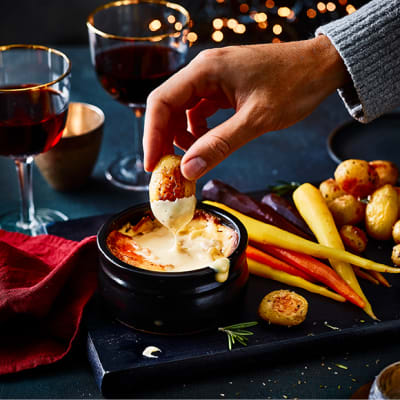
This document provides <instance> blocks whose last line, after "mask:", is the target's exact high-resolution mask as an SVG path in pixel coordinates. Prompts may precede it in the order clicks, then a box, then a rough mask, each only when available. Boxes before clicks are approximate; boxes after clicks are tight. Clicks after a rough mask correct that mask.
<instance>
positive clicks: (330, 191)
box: [319, 178, 346, 203]
mask: <svg viewBox="0 0 400 400" xmlns="http://www.w3.org/2000/svg"><path fill="white" fill-rule="evenodd" d="M319 190H320V192H321V194H322V197H323V198H324V200H325V201H326V202H327V203H330V202H331V201H332V200H335V199H336V198H338V197H340V196H342V195H344V194H346V192H345V191H344V190H343V189H341V188H340V186H339V185H338V184H337V182H336V181H335V180H334V179H333V178H329V179H326V180H324V181H323V182H321V183H320V185H319Z"/></svg>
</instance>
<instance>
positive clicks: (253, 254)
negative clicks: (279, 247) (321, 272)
mask: <svg viewBox="0 0 400 400" xmlns="http://www.w3.org/2000/svg"><path fill="white" fill-rule="evenodd" d="M246 255H247V257H248V258H251V259H252V260H254V261H258V262H259V263H261V264H265V265H268V266H269V267H271V268H273V269H277V270H279V271H284V272H287V273H288V274H291V275H296V276H299V277H300V278H303V279H305V280H307V281H309V282H315V279H314V278H313V277H311V276H310V275H308V274H307V273H305V272H303V271H301V270H299V269H298V268H295V267H293V266H292V265H289V264H287V263H285V262H284V261H282V260H279V259H278V258H275V257H272V256H271V255H269V254H267V253H264V252H263V251H261V250H259V249H256V248H255V247H253V246H250V245H249V246H247V249H246Z"/></svg>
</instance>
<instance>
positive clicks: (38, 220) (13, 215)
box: [0, 208, 68, 236]
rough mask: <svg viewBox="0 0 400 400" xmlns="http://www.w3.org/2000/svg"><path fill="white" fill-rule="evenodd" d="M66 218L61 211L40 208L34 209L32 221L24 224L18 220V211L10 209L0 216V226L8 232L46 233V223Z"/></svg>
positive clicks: (34, 234)
mask: <svg viewBox="0 0 400 400" xmlns="http://www.w3.org/2000/svg"><path fill="white" fill-rule="evenodd" d="M67 220H68V217H67V216H66V215H65V214H63V213H62V212H61V211H57V210H50V209H49V208H41V209H38V210H36V212H35V220H34V221H32V222H31V223H30V224H24V223H22V222H21V221H20V213H19V211H10V212H8V213H6V214H3V215H1V216H0V228H1V229H4V230H6V231H10V232H19V233H25V234H26V235H29V236H37V235H46V234H47V233H48V232H47V226H48V225H50V224H52V223H54V222H60V221H67Z"/></svg>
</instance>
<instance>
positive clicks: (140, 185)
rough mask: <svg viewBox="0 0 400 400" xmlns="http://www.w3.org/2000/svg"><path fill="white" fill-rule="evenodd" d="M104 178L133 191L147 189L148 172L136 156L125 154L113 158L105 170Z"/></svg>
mask: <svg viewBox="0 0 400 400" xmlns="http://www.w3.org/2000/svg"><path fill="white" fill-rule="evenodd" d="M105 176H106V179H107V180H108V181H109V182H111V183H112V184H113V185H115V186H117V187H119V188H122V189H126V190H134V191H145V190H148V189H149V181H150V174H149V173H147V172H145V170H144V168H143V162H142V161H141V160H137V159H136V157H131V156H126V157H123V158H121V159H118V160H115V161H114V162H113V163H112V164H111V165H110V166H109V167H108V169H107V171H106V172H105Z"/></svg>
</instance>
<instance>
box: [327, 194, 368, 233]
mask: <svg viewBox="0 0 400 400" xmlns="http://www.w3.org/2000/svg"><path fill="white" fill-rule="evenodd" d="M328 208H329V210H330V212H331V213H332V216H333V219H334V220H335V223H336V225H337V226H339V227H340V226H342V225H356V224H358V223H359V222H361V221H362V220H363V219H364V215H365V204H364V203H362V202H361V201H358V200H357V199H356V198H355V197H354V196H352V195H351V194H344V195H343V196H340V197H337V198H336V199H335V200H333V201H331V202H330V203H329V204H328Z"/></svg>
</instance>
